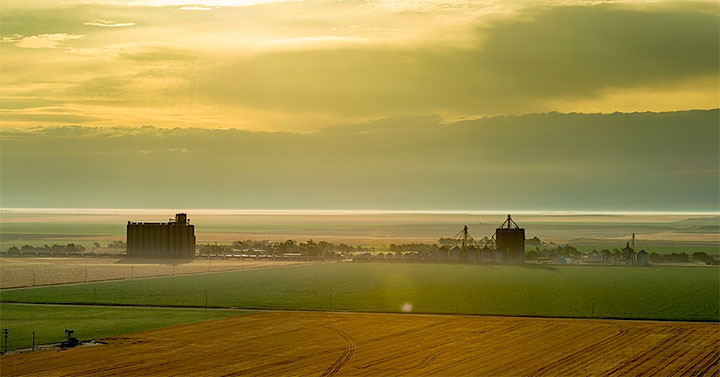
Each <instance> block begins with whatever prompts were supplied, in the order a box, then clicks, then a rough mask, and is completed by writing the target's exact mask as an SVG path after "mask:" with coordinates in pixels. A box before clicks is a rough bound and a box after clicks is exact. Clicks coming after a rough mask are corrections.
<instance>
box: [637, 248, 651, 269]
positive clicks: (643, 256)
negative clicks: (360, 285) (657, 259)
mask: <svg viewBox="0 0 720 377" xmlns="http://www.w3.org/2000/svg"><path fill="white" fill-rule="evenodd" d="M635 262H636V264H637V265H638V266H647V265H649V264H650V254H649V253H648V252H647V251H645V250H640V251H639V252H638V253H637V259H636V260H635Z"/></svg>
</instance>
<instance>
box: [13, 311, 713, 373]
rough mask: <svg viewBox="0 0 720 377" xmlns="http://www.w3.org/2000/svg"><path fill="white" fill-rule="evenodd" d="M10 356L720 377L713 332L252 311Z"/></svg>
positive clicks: (116, 363)
mask: <svg viewBox="0 0 720 377" xmlns="http://www.w3.org/2000/svg"><path fill="white" fill-rule="evenodd" d="M103 341H104V342H107V344H106V345H103V346H96V347H80V348H76V349H72V350H66V351H62V352H57V351H40V352H32V353H23V354H10V355H6V356H3V357H2V358H1V359H0V361H1V362H2V373H3V375H6V376H15V375H44V376H77V375H94V376H105V375H126V376H130V375H141V374H142V375H154V376H177V375H204V376H214V375H265V376H270V375H283V376H290V375H319V376H331V375H338V376H340V375H351V376H405V375H407V376H413V375H433V376H459V375H486V376H530V375H532V376H606V375H611V376H639V375H643V376H669V375H706V376H717V375H719V374H720V366H719V365H718V360H720V327H718V325H717V324H703V323H681V322H640V321H607V320H569V319H536V318H535V319H530V318H512V317H467V316H432V315H397V314H356V313H300V312H296V313H290V312H288V313H279V312H267V313H256V314H250V315H247V316H241V317H233V318H228V319H222V320H214V321H209V322H204V323H200V324H187V325H180V326H175V327H171V328H165V329H160V330H151V331H145V332H140V333H135V334H128V335H122V336H113V337H109V338H106V339H104V340H103Z"/></svg>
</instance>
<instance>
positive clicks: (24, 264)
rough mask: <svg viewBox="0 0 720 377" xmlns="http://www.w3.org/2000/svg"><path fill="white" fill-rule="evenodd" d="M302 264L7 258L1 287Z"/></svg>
mask: <svg viewBox="0 0 720 377" xmlns="http://www.w3.org/2000/svg"><path fill="white" fill-rule="evenodd" d="M304 263H308V262H302V261H273V260H255V259H253V258H247V259H245V260H239V259H212V260H205V259H200V258H198V259H193V260H191V261H179V260H130V259H112V258H3V259H2V261H0V288H14V287H30V286H39V285H51V284H68V283H81V282H86V281H102V280H118V279H133V278H146V277H153V276H171V275H185V274H198V273H206V272H221V271H238V270H243V269H255V268H269V267H280V266H292V265H297V264H304Z"/></svg>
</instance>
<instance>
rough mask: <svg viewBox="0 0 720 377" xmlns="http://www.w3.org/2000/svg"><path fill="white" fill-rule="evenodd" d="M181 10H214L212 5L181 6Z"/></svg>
mask: <svg viewBox="0 0 720 377" xmlns="http://www.w3.org/2000/svg"><path fill="white" fill-rule="evenodd" d="M178 9H180V10H212V8H210V7H180V8H178Z"/></svg>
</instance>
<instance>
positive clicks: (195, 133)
mask: <svg viewBox="0 0 720 377" xmlns="http://www.w3.org/2000/svg"><path fill="white" fill-rule="evenodd" d="M719 17H720V16H719V13H718V11H717V4H715V2H710V1H707V2H705V1H698V2H673V1H657V2H645V1H617V2H602V3H598V2H595V1H553V2H548V1H541V0H534V1H484V2H476V1H443V0H437V1H385V0H364V1H360V0H357V1H334V0H333V1H325V0H318V1H278V0H237V1H232V0H197V1H194V0H193V1H188V0H162V1H159V0H153V1H151V0H122V1H114V0H113V1H110V0H82V1H80V0H78V1H47V0H44V1H33V2H26V1H4V2H3V3H2V5H0V30H1V33H2V35H1V38H0V54H1V55H2V59H0V70H1V71H2V74H1V75H0V86H1V87H2V90H1V91H0V121H1V125H2V139H1V140H0V147H1V148H0V158H1V165H0V168H1V169H0V181H1V183H0V190H1V191H2V196H1V197H0V206H1V207H3V208H12V207H24V208H28V207H35V208H43V207H64V208H68V207H78V208H187V209H197V208H209V209H213V208H214V209H225V208H230V209H390V210H398V209H400V210H403V209H404V210H407V209H413V210H417V209H419V210H496V211H506V210H513V211H517V210H582V211H701V212H715V213H717V212H718V210H719V208H720V197H719V195H720V194H718V193H719V192H720V183H719V180H718V174H719V169H720V156H719V154H718V150H719V149H720V148H718V140H719V139H720V135H719V131H718V117H719V115H718V110H717V109H718V107H719V106H720V98H719V95H720V94H719V93H720V92H719V91H718V80H719V79H720V73H719V72H720V63H719V61H720V59H719V58H718V54H719V48H720V47H719V46H720V37H719V35H720V33H718V29H719V28H720V18H719Z"/></svg>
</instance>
